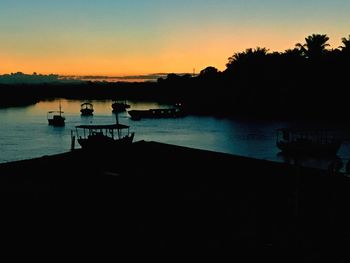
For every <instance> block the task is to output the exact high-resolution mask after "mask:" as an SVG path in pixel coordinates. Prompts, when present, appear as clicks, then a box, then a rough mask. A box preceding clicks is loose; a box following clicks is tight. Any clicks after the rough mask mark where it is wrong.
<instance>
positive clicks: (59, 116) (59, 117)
mask: <svg viewBox="0 0 350 263" xmlns="http://www.w3.org/2000/svg"><path fill="white" fill-rule="evenodd" d="M65 119H66V118H65V117H64V116H63V111H62V109H61V102H60V103H59V110H58V111H49V112H48V113H47V120H48V122H49V125H52V126H64V124H65Z"/></svg>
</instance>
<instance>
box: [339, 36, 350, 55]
mask: <svg viewBox="0 0 350 263" xmlns="http://www.w3.org/2000/svg"><path fill="white" fill-rule="evenodd" d="M341 42H342V43H343V46H340V47H339V48H340V49H341V50H342V52H344V53H347V54H349V53H350V35H349V36H348V38H346V37H343V38H342V39H341Z"/></svg>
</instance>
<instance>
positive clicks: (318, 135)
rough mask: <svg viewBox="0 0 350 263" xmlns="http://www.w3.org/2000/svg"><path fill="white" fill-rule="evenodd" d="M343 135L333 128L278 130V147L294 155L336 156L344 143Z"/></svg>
mask: <svg viewBox="0 0 350 263" xmlns="http://www.w3.org/2000/svg"><path fill="white" fill-rule="evenodd" d="M342 140H343V139H342V136H341V135H340V134H338V133H337V132H335V131H331V130H318V129H288V128H282V129H278V130H277V141H276V145H277V147H278V148H279V149H280V150H281V151H282V152H283V153H285V154H289V155H294V156H303V155H309V156H335V155H336V154H337V152H338V150H339V148H340V146H341V144H342Z"/></svg>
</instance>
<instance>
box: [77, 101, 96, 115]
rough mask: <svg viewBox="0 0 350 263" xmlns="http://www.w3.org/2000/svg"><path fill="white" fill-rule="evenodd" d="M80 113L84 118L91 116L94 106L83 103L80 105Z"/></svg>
mask: <svg viewBox="0 0 350 263" xmlns="http://www.w3.org/2000/svg"><path fill="white" fill-rule="evenodd" d="M80 112H81V115H84V116H89V115H92V114H93V112H94V106H93V105H92V103H90V102H85V103H83V104H81V105H80Z"/></svg>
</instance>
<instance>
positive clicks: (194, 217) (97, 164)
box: [0, 141, 350, 262]
mask: <svg viewBox="0 0 350 263" xmlns="http://www.w3.org/2000/svg"><path fill="white" fill-rule="evenodd" d="M0 174H1V177H0V180H1V181H0V192H1V197H2V199H1V200H2V204H3V205H4V204H5V203H7V206H8V207H12V208H13V207H14V206H16V209H17V212H20V211H19V210H21V209H23V210H26V211H28V207H30V209H29V210H30V211H32V210H33V211H36V212H37V213H38V215H39V214H40V215H42V214H43V212H45V213H44V214H45V218H46V219H47V221H46V220H45V222H44V225H45V226H46V225H50V223H48V222H53V221H55V222H61V223H60V224H59V225H58V226H57V227H58V229H60V231H63V232H62V233H67V231H68V232H70V231H73V232H74V233H76V234H77V235H78V233H79V237H78V238H79V240H81V239H82V240H84V238H83V237H86V238H87V239H90V238H92V236H93V237H94V238H101V235H102V233H105V234H107V235H109V236H113V241H112V242H113V244H114V243H115V244H116V245H117V244H118V246H122V247H133V248H135V249H141V248H145V249H155V248H156V249H157V248H170V249H174V248H179V249H182V248H225V249H230V250H231V249H232V250H235V251H236V250H237V252H239V250H240V249H242V248H249V249H262V250H261V251H262V254H261V255H260V254H259V256H260V257H259V258H260V259H261V258H266V259H267V258H276V259H277V258H278V254H277V250H278V249H287V250H288V251H289V255H290V257H289V258H288V259H287V260H282V261H283V262H286V261H287V262H327V261H321V260H325V259H327V260H328V262H330V261H331V262H342V261H341V260H342V259H344V257H345V256H346V253H345V252H346V251H347V245H348V241H349V237H350V235H349V234H350V231H349V226H348V222H349V219H350V217H349V215H348V212H347V211H348V205H349V201H350V191H349V190H350V181H349V178H347V177H344V176H343V175H341V174H339V175H330V174H329V173H328V172H327V171H323V170H317V169H307V168H302V167H297V166H293V165H288V164H283V163H275V162H270V161H264V160H257V159H251V158H245V157H240V156H234V155H229V154H222V153H216V152H210V151H203V150H196V149H190V148H185V147H179V146H173V145H166V144H160V143H155V142H144V141H141V142H137V143H135V144H134V145H132V147H131V148H130V149H129V150H128V151H124V152H122V153H120V152H116V153H108V152H100V153H93V154H89V153H86V152H83V151H80V150H76V151H74V152H68V153H64V154H60V155H55V156H45V157H42V158H37V159H32V160H26V161H18V162H12V163H5V164H0ZM6 200H7V201H6ZM18 204H20V205H19V206H18ZM20 213H21V212H20ZM48 215H50V216H48ZM51 216H52V217H51ZM40 222H42V220H40ZM86 227H88V231H87V229H86ZM38 229H41V227H40V226H39V228H38ZM41 230H42V229H41ZM50 231H51V230H50ZM56 231H58V230H57V229H55V230H54V233H56ZM60 231H58V233H56V234H59V235H60V234H62V233H60ZM86 231H87V232H86ZM334 251H337V253H336V254H334ZM247 256H248V257H249V256H252V257H255V256H257V255H247ZM289 260H290V261H289ZM304 260H305V261H304Z"/></svg>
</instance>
